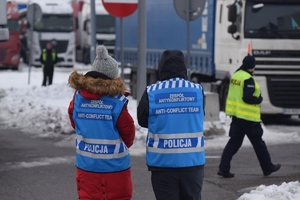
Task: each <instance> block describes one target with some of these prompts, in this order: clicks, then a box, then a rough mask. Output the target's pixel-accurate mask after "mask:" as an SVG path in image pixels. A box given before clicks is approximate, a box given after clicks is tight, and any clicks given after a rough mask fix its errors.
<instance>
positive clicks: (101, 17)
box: [72, 0, 116, 64]
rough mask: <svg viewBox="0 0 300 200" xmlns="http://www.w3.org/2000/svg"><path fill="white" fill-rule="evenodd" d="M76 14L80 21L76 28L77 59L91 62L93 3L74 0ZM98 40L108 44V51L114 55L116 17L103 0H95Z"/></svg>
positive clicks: (99, 42) (77, 19) (88, 0)
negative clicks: (109, 11)
mask: <svg viewBox="0 0 300 200" xmlns="http://www.w3.org/2000/svg"><path fill="white" fill-rule="evenodd" d="M72 5H73V9H74V15H75V17H76V21H77V23H78V27H77V30H76V60H77V61H78V62H83V63H86V64H88V63H90V48H91V4H90V0H73V1H72ZM95 5H96V7H95V14H96V16H95V19H96V41H97V44H103V45H105V46H106V48H107V50H108V53H109V54H110V55H112V56H114V48H115V38H116V36H115V17H113V16H111V15H110V14H109V13H108V12H107V11H106V10H105V8H104V6H103V4H102V1H101V0H96V1H95Z"/></svg>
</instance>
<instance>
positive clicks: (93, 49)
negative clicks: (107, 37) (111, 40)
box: [90, 0, 97, 64]
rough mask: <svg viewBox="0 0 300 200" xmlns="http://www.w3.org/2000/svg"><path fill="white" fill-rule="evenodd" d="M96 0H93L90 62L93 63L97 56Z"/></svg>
mask: <svg viewBox="0 0 300 200" xmlns="http://www.w3.org/2000/svg"><path fill="white" fill-rule="evenodd" d="M95 6H96V5H95V0H91V22H90V23H91V49H90V62H91V64H93V62H94V60H95V56H96V48H97V41H96V11H95V9H96V8H95Z"/></svg>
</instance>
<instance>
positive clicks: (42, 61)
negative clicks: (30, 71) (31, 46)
mask: <svg viewBox="0 0 300 200" xmlns="http://www.w3.org/2000/svg"><path fill="white" fill-rule="evenodd" d="M40 62H41V63H42V64H45V61H44V60H43V52H42V53H41V56H40Z"/></svg>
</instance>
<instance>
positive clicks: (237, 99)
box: [217, 54, 281, 178]
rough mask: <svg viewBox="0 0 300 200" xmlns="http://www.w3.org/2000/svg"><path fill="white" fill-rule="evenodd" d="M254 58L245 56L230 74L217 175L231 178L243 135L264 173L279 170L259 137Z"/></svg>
mask: <svg viewBox="0 0 300 200" xmlns="http://www.w3.org/2000/svg"><path fill="white" fill-rule="evenodd" d="M254 69H255V58H254V57H253V56H251V55H249V54H248V55H247V56H246V57H245V58H244V59H243V64H242V66H241V67H240V68H239V69H238V70H237V71H236V72H235V73H234V74H233V76H232V78H231V80H230V85H229V92H228V97H227V101H226V108H225V112H226V115H229V116H232V122H231V125H230V130H229V136H230V139H229V141H228V143H227V144H226V146H225V148H224V151H223V154H222V157H221V162H220V165H219V171H218V173H217V174H218V175H219V176H223V177H225V178H232V177H234V174H233V173H231V172H230V162H231V160H232V157H233V156H234V155H235V154H236V153H237V152H238V150H239V149H240V147H241V145H242V143H243V140H244V137H245V135H247V137H248V138H249V140H250V142H251V144H252V146H253V148H254V151H255V153H256V156H257V158H258V160H259V163H260V167H261V169H262V171H263V175H264V176H269V175H270V174H271V173H273V172H276V171H278V170H279V169H280V167H281V165H280V164H275V165H274V164H273V163H272V161H271V157H270V154H269V152H268V149H267V146H266V144H265V142H264V141H263V140H262V135H263V129H262V127H261V118H260V104H261V102H262V101H263V98H262V96H261V91H260V87H259V85H258V83H257V82H256V81H255V79H254V77H253V75H252V74H253V72H254Z"/></svg>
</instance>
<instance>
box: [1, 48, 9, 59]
mask: <svg viewBox="0 0 300 200" xmlns="http://www.w3.org/2000/svg"><path fill="white" fill-rule="evenodd" d="M6 55H7V50H6V49H0V62H3V61H5V58H6Z"/></svg>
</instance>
